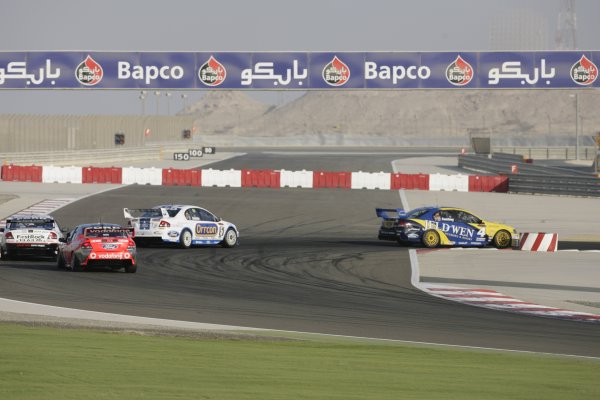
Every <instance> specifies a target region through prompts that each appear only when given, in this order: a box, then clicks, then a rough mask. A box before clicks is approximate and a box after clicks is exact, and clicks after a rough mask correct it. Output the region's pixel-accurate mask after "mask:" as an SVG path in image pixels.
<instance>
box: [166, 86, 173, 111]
mask: <svg viewBox="0 0 600 400" xmlns="http://www.w3.org/2000/svg"><path fill="white" fill-rule="evenodd" d="M165 96H166V97H167V115H171V96H172V94H171V92H167V93H165Z"/></svg>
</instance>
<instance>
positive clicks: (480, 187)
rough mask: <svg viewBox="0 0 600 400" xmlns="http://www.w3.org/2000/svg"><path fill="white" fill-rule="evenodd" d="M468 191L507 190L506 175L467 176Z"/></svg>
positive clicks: (504, 191) (502, 191)
mask: <svg viewBox="0 0 600 400" xmlns="http://www.w3.org/2000/svg"><path fill="white" fill-rule="evenodd" d="M469 192H501V193H506V192H508V177H506V176H481V175H470V176H469Z"/></svg>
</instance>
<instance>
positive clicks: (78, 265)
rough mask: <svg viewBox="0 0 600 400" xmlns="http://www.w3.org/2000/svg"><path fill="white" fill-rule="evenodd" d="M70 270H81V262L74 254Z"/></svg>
mask: <svg viewBox="0 0 600 400" xmlns="http://www.w3.org/2000/svg"><path fill="white" fill-rule="evenodd" d="M71 271H72V272H81V271H82V268H81V263H80V261H79V260H78V259H77V257H75V256H73V261H72V262H71Z"/></svg>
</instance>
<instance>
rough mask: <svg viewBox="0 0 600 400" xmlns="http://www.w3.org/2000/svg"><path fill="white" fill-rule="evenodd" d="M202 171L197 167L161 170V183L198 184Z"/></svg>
mask: <svg viewBox="0 0 600 400" xmlns="http://www.w3.org/2000/svg"><path fill="white" fill-rule="evenodd" d="M201 179H202V171H201V170H199V169H174V168H165V169H163V170H162V184H163V185H165V186H200V183H201Z"/></svg>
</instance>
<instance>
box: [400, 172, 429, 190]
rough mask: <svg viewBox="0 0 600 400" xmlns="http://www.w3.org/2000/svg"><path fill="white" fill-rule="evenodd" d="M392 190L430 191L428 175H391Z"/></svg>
mask: <svg viewBox="0 0 600 400" xmlns="http://www.w3.org/2000/svg"><path fill="white" fill-rule="evenodd" d="M390 176H391V180H392V181H391V183H390V189H392V190H400V189H408V190H415V189H418V190H429V175H428V174H391V175H390Z"/></svg>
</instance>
